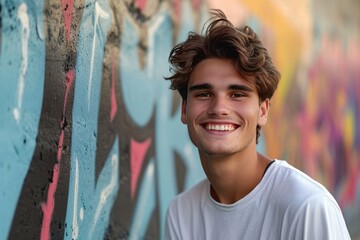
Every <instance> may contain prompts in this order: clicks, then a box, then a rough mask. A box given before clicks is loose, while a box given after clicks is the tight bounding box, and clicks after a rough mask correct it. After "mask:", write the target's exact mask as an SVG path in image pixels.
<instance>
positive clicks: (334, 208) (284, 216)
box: [165, 160, 350, 240]
mask: <svg viewBox="0 0 360 240" xmlns="http://www.w3.org/2000/svg"><path fill="white" fill-rule="evenodd" d="M165 239H166V240H167V239H172V240H175V239H183V240H194V239H196V240H199V239H216V240H218V239H226V240H231V239H245V240H253V239H254V240H257V239H264V240H297V239H299V240H300V239H301V240H325V239H326V240H329V239H333V240H347V239H350V236H349V232H348V230H347V228H346V225H345V221H344V218H343V216H342V213H341V210H340V208H339V206H338V204H337V202H336V201H335V199H334V198H333V197H332V196H331V194H330V193H329V192H328V191H327V190H326V189H325V188H324V187H323V186H322V185H321V184H319V183H317V182H316V181H314V180H313V179H311V178H310V177H309V176H307V175H306V174H304V173H303V172H301V171H299V170H297V169H295V168H294V167H292V166H290V165H289V164H288V163H287V162H285V161H280V160H276V161H275V162H274V163H273V164H272V165H271V167H270V168H269V169H268V170H267V172H266V174H265V175H264V177H263V179H262V180H261V182H260V183H259V184H258V185H257V186H256V187H255V189H253V190H252V191H251V192H250V193H249V194H248V195H246V196H245V197H244V198H242V199H240V200H239V201H237V202H235V203H233V204H221V203H218V202H216V201H215V200H213V198H212V197H211V195H210V183H209V181H208V180H203V181H201V182H200V183H198V184H197V185H195V186H194V187H193V188H191V189H189V190H188V191H185V192H183V193H181V194H179V195H178V196H177V197H176V198H174V199H173V200H172V201H171V203H170V205H169V208H168V212H167V217H166V226H165Z"/></svg>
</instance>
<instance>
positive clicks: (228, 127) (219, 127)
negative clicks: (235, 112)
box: [204, 124, 237, 132]
mask: <svg viewBox="0 0 360 240" xmlns="http://www.w3.org/2000/svg"><path fill="white" fill-rule="evenodd" d="M204 127H205V128H206V129H207V130H211V131H224V132H229V131H233V130H235V129H236V128H237V127H236V126H235V125H233V124H205V125H204Z"/></svg>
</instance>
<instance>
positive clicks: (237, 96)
mask: <svg viewBox="0 0 360 240" xmlns="http://www.w3.org/2000/svg"><path fill="white" fill-rule="evenodd" d="M231 97H232V98H241V97H245V94H243V93H232V94H231Z"/></svg>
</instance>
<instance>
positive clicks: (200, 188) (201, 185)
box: [170, 179, 209, 208]
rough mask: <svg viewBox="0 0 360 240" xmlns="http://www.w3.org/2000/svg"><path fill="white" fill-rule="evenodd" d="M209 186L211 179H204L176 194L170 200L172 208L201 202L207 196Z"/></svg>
mask: <svg viewBox="0 0 360 240" xmlns="http://www.w3.org/2000/svg"><path fill="white" fill-rule="evenodd" d="M208 188H209V181H208V180H207V179H203V180H201V181H200V182H198V183H196V184H195V185H194V186H192V187H190V188H189V189H187V190H185V191H183V192H181V193H179V194H178V195H176V196H175V197H174V198H173V199H172V200H171V202H170V208H174V207H175V208H176V207H183V206H184V205H185V206H189V205H191V204H194V203H200V202H201V201H202V199H204V198H206V192H207V191H206V189H208Z"/></svg>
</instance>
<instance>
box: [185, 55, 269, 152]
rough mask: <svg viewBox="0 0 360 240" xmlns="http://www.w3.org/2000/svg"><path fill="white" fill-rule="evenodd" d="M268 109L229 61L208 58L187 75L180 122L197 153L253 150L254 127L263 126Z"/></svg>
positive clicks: (254, 144) (266, 103)
mask: <svg viewBox="0 0 360 240" xmlns="http://www.w3.org/2000/svg"><path fill="white" fill-rule="evenodd" d="M268 108H269V100H268V99H267V100H265V101H264V102H262V103H259V97H258V94H257V91H256V87H255V85H253V84H251V83H249V82H247V81H246V80H244V79H243V78H242V77H241V76H240V74H239V73H238V72H237V71H236V70H235V68H234V66H233V64H232V62H231V61H230V60H224V59H215V58H211V59H206V60H203V61H201V62H200V63H198V64H197V65H196V67H195V69H194V71H193V73H192V75H191V77H190V80H189V83H188V96H187V100H186V101H183V105H182V115H181V121H182V122H183V123H184V124H187V125H188V131H189V135H190V138H191V140H192V142H193V143H194V144H195V146H196V147H197V148H198V149H199V152H200V154H206V155H210V156H226V155H231V154H235V153H238V152H242V151H246V149H250V148H251V149H253V150H255V149H256V126H257V125H259V126H263V125H265V123H266V120H267V113H268Z"/></svg>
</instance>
